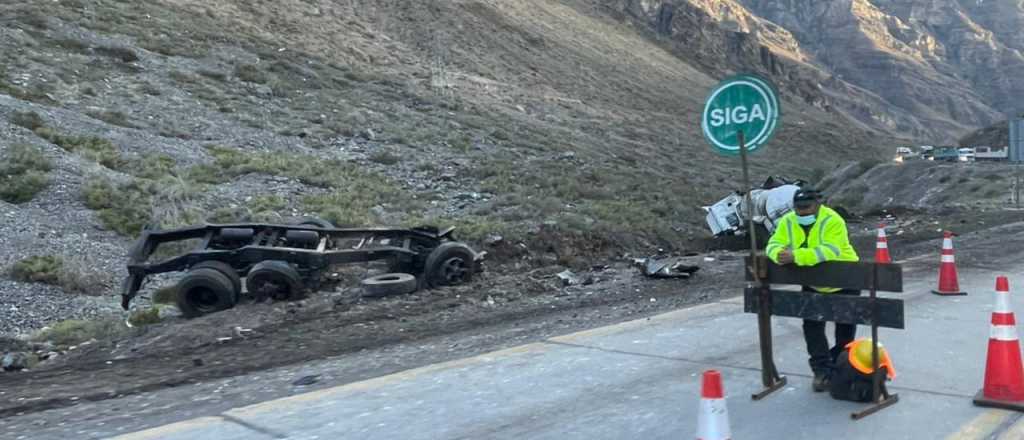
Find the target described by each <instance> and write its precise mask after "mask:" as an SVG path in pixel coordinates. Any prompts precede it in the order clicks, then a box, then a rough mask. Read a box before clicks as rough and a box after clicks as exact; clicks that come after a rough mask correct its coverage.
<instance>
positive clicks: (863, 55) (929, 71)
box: [642, 0, 1024, 142]
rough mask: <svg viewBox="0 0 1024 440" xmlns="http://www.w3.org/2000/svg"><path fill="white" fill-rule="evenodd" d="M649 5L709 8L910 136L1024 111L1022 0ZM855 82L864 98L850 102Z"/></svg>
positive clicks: (874, 121) (876, 121)
mask: <svg viewBox="0 0 1024 440" xmlns="http://www.w3.org/2000/svg"><path fill="white" fill-rule="evenodd" d="M642 3H644V4H645V5H648V7H654V8H660V7H662V6H664V5H670V6H671V7H676V8H679V7H697V8H700V9H701V10H704V11H705V12H707V13H708V14H709V15H710V16H712V17H714V19H715V20H716V21H718V22H719V23H721V24H722V25H723V26H726V27H731V28H733V29H734V30H736V31H737V32H743V33H746V34H748V35H750V36H751V37H752V38H755V39H757V40H758V41H759V42H761V43H763V44H765V45H766V46H767V47H769V48H770V49H771V50H772V51H773V52H774V53H776V54H778V55H779V56H781V57H785V58H787V59H789V60H792V61H794V62H796V63H799V64H803V65H806V66H807V67H808V68H811V69H814V70H818V71H820V72H822V74H823V76H824V77H825V79H824V80H822V81H821V85H822V87H823V88H824V89H826V90H827V93H828V94H829V95H831V96H834V97H835V98H836V99H835V105H837V106H839V107H841V108H842V109H843V111H844V112H846V113H847V114H849V115H851V116H853V117H856V118H857V119H859V120H860V121H862V122H864V123H865V124H867V125H869V126H872V127H875V128H879V129H884V130H888V131H890V132H893V133H897V134H900V135H902V136H907V137H912V138H917V139H920V140H921V141H934V142H943V141H949V140H951V139H955V138H957V137H959V136H960V135H962V134H964V133H966V132H967V131H969V130H971V129H974V128H977V127H980V126H986V125H989V124H991V123H993V122H995V121H997V120H1000V119H1004V118H1005V116H1006V115H1008V114H1013V113H1015V112H1019V111H1021V110H1022V109H1024V104H1022V102H1024V99H1021V98H1022V97H1024V83H1022V82H1021V81H1019V80H1017V78H1020V77H1021V76H1022V75H1024V54H1022V50H1024V47H1022V38H1021V34H1020V32H1019V30H1020V29H1021V28H1022V26H1024V3H1022V2H1020V1H1016V0H1006V1H995V2H992V1H989V2H978V1H976V0H960V1H958V0H935V1H933V0H839V1H828V2H820V1H810V0H787V1H776V0H678V1H663V2H642ZM851 89H853V90H857V91H858V95H860V97H861V99H854V100H849V99H846V100H844V99H843V97H844V96H847V97H848V96H851ZM864 91H866V92H867V93H864ZM876 97H878V98H880V99H876ZM864 98H866V99H864Z"/></svg>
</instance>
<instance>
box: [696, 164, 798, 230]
mask: <svg viewBox="0 0 1024 440" xmlns="http://www.w3.org/2000/svg"><path fill="white" fill-rule="evenodd" d="M804 184H805V182H803V181H800V180H796V181H790V180H787V179H783V178H779V177H774V176H773V177H769V178H768V179H767V180H765V182H764V184H762V185H761V187H760V188H756V189H752V190H750V200H751V203H752V204H753V209H752V210H751V211H750V212H752V215H753V218H752V220H753V221H754V224H755V227H757V228H758V231H757V235H758V236H757V238H758V243H757V245H758V246H759V247H763V246H764V245H765V244H766V243H767V241H768V236H769V235H770V234H772V233H774V232H775V227H776V225H777V224H778V221H779V219H781V218H782V216H784V215H786V213H788V212H789V211H791V210H792V209H793V194H794V193H796V191H797V190H798V189H800V187H801V186H803V185H804ZM746 204H747V201H746V197H745V194H744V193H742V192H739V191H737V192H734V193H732V194H729V195H728V196H726V197H725V198H723V199H722V200H719V201H718V202H717V203H715V204H714V205H711V206H710V207H707V208H705V210H706V211H707V217H706V221H707V224H708V228H709V229H710V230H711V233H712V235H714V236H716V237H722V236H728V235H740V236H745V235H747V233H748V232H747V217H746V215H747V214H746V213H747V212H748V210H747V205H746Z"/></svg>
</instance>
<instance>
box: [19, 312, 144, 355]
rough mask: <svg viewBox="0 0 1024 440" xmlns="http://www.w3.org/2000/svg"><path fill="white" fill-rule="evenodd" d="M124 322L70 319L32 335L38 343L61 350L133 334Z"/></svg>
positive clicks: (117, 320)
mask: <svg viewBox="0 0 1024 440" xmlns="http://www.w3.org/2000/svg"><path fill="white" fill-rule="evenodd" d="M133 333H134V332H133V331H132V329H131V328H129V327H128V326H127V325H125V323H124V321H122V320H120V319H118V318H114V317H109V318H103V319H98V320H91V321H85V320H78V319H69V320H66V321H60V322H58V323H55V324H52V325H50V326H48V327H45V328H43V329H42V330H40V331H38V332H36V333H35V334H34V335H32V338H31V339H32V340H33V341H37V342H51V343H53V344H54V345H55V346H57V347H58V348H61V349H67V348H68V347H71V346H75V345H80V344H82V343H83V342H87V341H91V340H98V341H99V340H113V339H120V338H123V337H126V336H128V335H131V334H133Z"/></svg>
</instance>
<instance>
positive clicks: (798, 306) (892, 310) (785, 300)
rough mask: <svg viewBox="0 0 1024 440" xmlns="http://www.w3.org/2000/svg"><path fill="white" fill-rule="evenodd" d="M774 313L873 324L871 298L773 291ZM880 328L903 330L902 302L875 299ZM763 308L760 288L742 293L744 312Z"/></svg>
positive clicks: (846, 322)
mask: <svg viewBox="0 0 1024 440" xmlns="http://www.w3.org/2000/svg"><path fill="white" fill-rule="evenodd" d="M771 305H772V308H771V314H772V315H774V316H787V317H791V318H803V319H812V320H815V321H831V322H839V323H843V324H864V325H870V324H871V298H869V297H867V296H851V295H836V294H827V293H816V292H796V291H790V290H772V291H771ZM875 305H876V307H877V310H878V322H877V323H876V324H878V326H879V327H888V328H898V329H902V328H903V300H899V299H890V298H875ZM760 306H761V297H760V294H759V289H758V288H756V287H748V288H746V290H745V291H744V292H743V311H745V312H747V313H757V312H758V310H759V309H760Z"/></svg>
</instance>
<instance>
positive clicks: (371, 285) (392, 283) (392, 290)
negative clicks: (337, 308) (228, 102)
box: [362, 273, 419, 296]
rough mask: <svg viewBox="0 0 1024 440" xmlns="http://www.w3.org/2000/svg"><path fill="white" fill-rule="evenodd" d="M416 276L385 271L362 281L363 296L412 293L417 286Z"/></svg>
mask: <svg viewBox="0 0 1024 440" xmlns="http://www.w3.org/2000/svg"><path fill="white" fill-rule="evenodd" d="M418 284H419V283H418V282H417V281H416V277H414V276H412V275H410V274H407V273H386V274H383V275H377V276H375V277H370V278H367V279H365V280H363V281H362V285H363V290H364V291H365V292H366V293H365V294H364V295H363V296H389V295H404V294H406V293H413V292H415V291H416V288H417V287H418Z"/></svg>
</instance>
